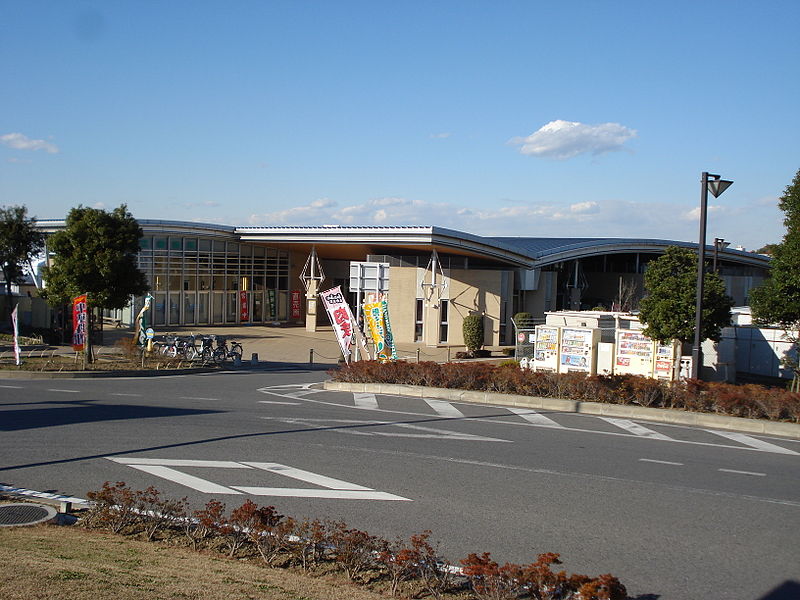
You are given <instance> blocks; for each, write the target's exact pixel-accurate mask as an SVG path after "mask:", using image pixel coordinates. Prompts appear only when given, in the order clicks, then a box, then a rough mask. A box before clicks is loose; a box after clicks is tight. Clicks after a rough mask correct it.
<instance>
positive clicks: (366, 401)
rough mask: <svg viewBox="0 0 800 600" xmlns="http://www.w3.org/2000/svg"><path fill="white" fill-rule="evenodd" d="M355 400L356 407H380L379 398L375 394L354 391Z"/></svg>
mask: <svg viewBox="0 0 800 600" xmlns="http://www.w3.org/2000/svg"><path fill="white" fill-rule="evenodd" d="M353 401H354V402H355V403H356V407H358V408H366V409H372V408H378V400H377V399H376V398H375V394H365V393H361V392H353Z"/></svg>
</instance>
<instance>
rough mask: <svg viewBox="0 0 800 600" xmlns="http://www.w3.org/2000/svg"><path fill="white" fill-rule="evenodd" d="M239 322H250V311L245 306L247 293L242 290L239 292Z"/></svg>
mask: <svg viewBox="0 0 800 600" xmlns="http://www.w3.org/2000/svg"><path fill="white" fill-rule="evenodd" d="M239 320H240V321H242V322H244V321H249V320H250V310H249V307H248V306H247V292H246V291H244V290H242V291H241V292H239Z"/></svg>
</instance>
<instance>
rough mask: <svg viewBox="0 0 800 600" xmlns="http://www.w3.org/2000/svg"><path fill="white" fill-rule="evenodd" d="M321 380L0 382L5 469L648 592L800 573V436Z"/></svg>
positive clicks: (262, 376) (770, 580)
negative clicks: (554, 561) (539, 563)
mask: <svg viewBox="0 0 800 600" xmlns="http://www.w3.org/2000/svg"><path fill="white" fill-rule="evenodd" d="M324 377H325V375H324V373H321V372H319V371H317V372H313V371H303V370H288V371H284V372H278V371H276V372H270V373H263V372H262V373H254V372H247V373H235V374H218V373H214V374H209V375H194V376H182V377H181V376H177V377H159V378H144V379H143V378H127V379H113V380H111V379H95V380H19V379H14V380H0V483H2V484H5V485H9V486H16V487H23V488H29V489H34V490H40V491H49V492H53V493H61V494H66V495H72V496H78V497H85V495H86V492H87V491H88V490H92V489H98V488H99V487H100V486H101V485H102V483H103V482H104V481H119V480H122V481H125V482H127V483H128V485H130V486H131V487H134V488H145V487H147V486H148V485H154V486H156V487H157V488H159V489H160V490H162V491H163V492H165V493H166V494H168V495H170V496H173V497H182V496H188V497H189V498H190V501H191V502H192V503H193V504H194V506H196V507H199V506H201V505H202V504H204V503H205V502H206V501H207V500H209V499H210V498H218V499H221V500H223V501H225V502H226V503H227V504H228V506H229V507H235V506H238V504H240V503H241V502H243V501H244V499H245V498H248V497H249V498H251V499H253V500H254V501H255V502H257V503H259V504H262V505H264V504H274V505H275V506H276V507H277V508H278V509H279V511H281V512H283V513H285V514H290V515H292V516H295V517H303V516H309V517H319V518H334V519H343V520H345V521H346V522H347V523H348V524H350V525H351V526H354V527H359V528H362V529H366V530H368V531H370V532H371V533H374V534H380V535H383V536H385V537H388V538H393V537H395V536H396V535H402V536H408V535H410V534H412V533H417V532H420V531H422V530H424V529H431V530H433V532H434V535H433V537H434V538H435V539H437V540H440V541H441V550H442V552H443V554H444V555H446V556H447V557H449V558H450V559H452V560H457V559H459V558H463V557H465V556H466V555H467V554H468V553H469V552H484V551H488V552H491V553H492V555H493V556H494V557H495V558H496V559H497V560H498V561H500V562H503V561H506V560H508V561H513V562H527V561H533V560H534V559H535V557H536V554H538V553H540V552H559V553H561V555H562V559H563V560H564V563H565V564H564V567H565V568H566V569H567V570H568V571H570V572H580V573H586V574H590V575H597V574H600V573H608V572H610V573H613V574H615V575H617V576H618V577H620V579H621V580H622V581H623V582H624V583H625V584H626V585H627V586H628V590H629V593H630V594H631V595H632V596H634V597H636V596H638V597H640V598H642V599H644V598H649V599H655V598H660V599H663V600H672V599H686V598H704V599H720V600H722V599H726V600H736V599H755V598H764V597H766V596H767V594H768V593H769V592H770V590H774V589H775V588H778V587H779V586H781V585H784V586H785V588H784V589H786V588H790V587H791V586H792V585H800V583H798V580H800V542H798V538H797V532H798V530H799V529H800V442H796V441H791V440H785V439H778V438H766V437H763V436H742V435H740V434H730V433H725V432H713V431H709V430H703V429H697V428H688V427H679V426H670V425H664V424H651V423H646V422H643V421H637V422H635V423H634V422H631V421H626V420H619V419H616V420H615V419H602V418H600V417H592V416H583V415H575V414H565V413H552V412H539V413H534V412H533V411H523V412H522V414H519V413H518V412H514V411H513V410H512V409H507V408H502V407H491V406H476V405H467V404H457V403H448V402H444V401H439V400H428V401H426V400H423V399H419V398H405V397H396V396H378V397H375V396H373V395H370V394H352V393H344V392H328V391H323V390H321V389H315V388H313V387H309V386H310V385H311V384H313V383H314V382H319V381H321V380H322V379H323V378H324ZM797 589H798V588H795V591H794V593H795V594H796V593H797ZM787 593H788V594H792V592H791V591H790V592H786V593H783V594H782V595H781V594H779V595H777V596H776V597H777V598H796V597H797V596H796V595H787Z"/></svg>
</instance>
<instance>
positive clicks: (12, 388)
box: [0, 385, 22, 390]
mask: <svg viewBox="0 0 800 600" xmlns="http://www.w3.org/2000/svg"><path fill="white" fill-rule="evenodd" d="M0 388H7V389H9V390H21V389H22V386H21V385H0Z"/></svg>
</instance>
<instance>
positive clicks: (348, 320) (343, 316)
mask: <svg viewBox="0 0 800 600" xmlns="http://www.w3.org/2000/svg"><path fill="white" fill-rule="evenodd" d="M319 299H320V300H322V303H323V304H324V305H325V310H326V311H327V312H328V317H329V318H330V320H331V325H332V326H333V332H334V333H335V334H336V340H337V341H338V342H339V346H340V347H341V349H342V355H343V356H344V359H345V361H347V362H350V348H351V346H352V345H353V330H354V328H355V324H354V320H353V313H352V312H351V311H350V306H349V305H348V304H347V301H346V300H345V299H344V294H342V289H341V286H338V285H337V286H336V287H335V288H331V289H329V290H326V291H324V292H320V294H319Z"/></svg>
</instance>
